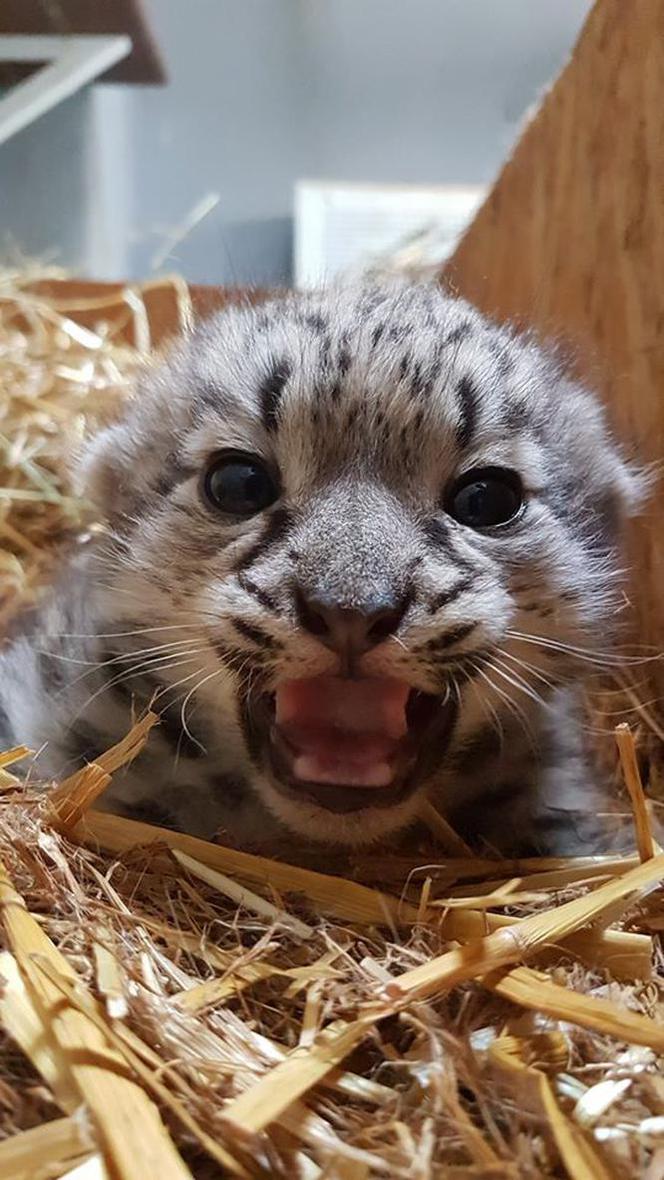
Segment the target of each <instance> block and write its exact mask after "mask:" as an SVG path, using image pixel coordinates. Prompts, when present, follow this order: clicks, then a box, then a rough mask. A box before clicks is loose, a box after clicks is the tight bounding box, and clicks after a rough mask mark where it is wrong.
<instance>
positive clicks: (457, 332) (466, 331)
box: [443, 320, 473, 344]
mask: <svg viewBox="0 0 664 1180" xmlns="http://www.w3.org/2000/svg"><path fill="white" fill-rule="evenodd" d="M472 330H473V325H472V324H471V322H470V320H462V322H461V323H460V324H457V326H456V328H452V329H451V330H450V331H449V332H448V333H447V336H445V338H444V340H443V344H461V341H462V340H465V339H466V337H467V336H470V333H471V332H472Z"/></svg>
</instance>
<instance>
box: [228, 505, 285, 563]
mask: <svg viewBox="0 0 664 1180" xmlns="http://www.w3.org/2000/svg"><path fill="white" fill-rule="evenodd" d="M292 524H293V514H292V512H289V511H288V509H287V508H276V509H275V510H274V512H272V513H271V515H270V516H269V517H268V521H267V524H266V526H265V529H264V532H263V535H262V537H259V539H258V540H257V541H256V542H255V543H254V544H253V545H251V546H250V548H249V549H248V550H247V552H246V553H243V554H242V556H241V557H240V558H239V559H238V561H237V563H236V565H235V572H236V573H240V572H241V571H242V570H246V569H249V567H250V566H252V565H253V564H254V562H255V561H257V560H258V558H259V557H261V556H263V554H265V553H267V551H268V550H269V549H270V548H271V546H272V545H275V544H276V543H277V541H281V540H282V538H283V537H285V536H286V534H287V532H288V530H289V528H290V527H291V525H292Z"/></svg>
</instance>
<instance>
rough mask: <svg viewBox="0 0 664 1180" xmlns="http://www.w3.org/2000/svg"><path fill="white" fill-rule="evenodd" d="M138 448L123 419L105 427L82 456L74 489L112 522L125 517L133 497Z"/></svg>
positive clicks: (75, 476) (86, 447)
mask: <svg viewBox="0 0 664 1180" xmlns="http://www.w3.org/2000/svg"><path fill="white" fill-rule="evenodd" d="M134 449H135V448H134V446H132V445H131V432H130V431H129V430H128V429H127V426H126V424H124V423H123V424H118V425H116V426H110V427H108V428H107V429H106V430H102V431H101V433H100V434H98V435H96V436H95V437H94V438H93V439H92V440H91V441H90V442H89V443H88V444H87V445H86V446H85V447H84V448H83V450H82V452H81V454H80V456H79V460H78V465H77V468H76V471H75V475H74V490H75V491H76V493H77V494H78V495H80V496H81V497H82V498H83V499H85V500H87V501H88V502H89V503H90V504H92V505H93V506H94V507H95V508H96V510H97V511H98V512H99V513H100V514H101V516H102V517H103V518H104V520H106V521H108V522H110V523H117V522H118V521H119V520H120V519H121V517H122V516H123V515H124V514H125V513H126V512H127V510H128V507H129V505H130V503H131V500H132V491H133V489H132V473H133V471H134V468H135V463H134Z"/></svg>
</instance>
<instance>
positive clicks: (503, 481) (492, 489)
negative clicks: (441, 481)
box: [445, 467, 523, 529]
mask: <svg viewBox="0 0 664 1180" xmlns="http://www.w3.org/2000/svg"><path fill="white" fill-rule="evenodd" d="M522 504H523V487H522V485H521V480H520V479H519V477H518V475H517V474H516V472H515V471H507V470H506V469H505V468H503V467H478V468H476V469H475V470H474V471H467V472H466V474H465V475H462V476H461V477H460V479H458V480H457V481H456V483H454V484H453V485H452V487H451V489H450V491H449V492H448V494H447V496H446V498H445V511H446V512H449V514H450V516H453V517H454V519H455V520H458V522H459V524H466V525H468V527H469V528H471V529H488V528H493V527H495V526H496V525H500V524H507V522H508V521H510V520H514V517H515V516H517V515H518V513H519V511H520V509H521V506H522Z"/></svg>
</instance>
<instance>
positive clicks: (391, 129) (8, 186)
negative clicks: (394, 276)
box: [0, 0, 590, 285]
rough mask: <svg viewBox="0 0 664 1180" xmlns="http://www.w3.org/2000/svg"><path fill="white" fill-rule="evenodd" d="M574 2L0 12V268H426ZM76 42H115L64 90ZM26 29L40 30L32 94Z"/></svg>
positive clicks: (486, 173) (110, 6) (115, 6)
mask: <svg viewBox="0 0 664 1180" xmlns="http://www.w3.org/2000/svg"><path fill="white" fill-rule="evenodd" d="M589 8H590V0H540V2H539V3H533V0H500V2H499V3H496V0H149V2H147V0H146V2H145V3H137V2H131V0H122V2H120V0H73V2H69V0H4V4H3V6H2V9H1V10H0V51H1V52H2V61H1V62H0V86H1V87H2V98H0V252H1V254H2V257H3V260H5V261H6V260H7V259H8V258H9V259H11V258H14V259H16V258H17V257H19V256H21V257H30V258H39V259H41V260H43V261H47V262H49V263H54V264H57V265H60V266H63V267H66V268H68V269H70V270H71V271H73V272H75V273H76V274H80V275H82V276H89V277H93V278H101V279H124V278H147V277H149V276H150V275H152V274H155V275H156V274H159V273H164V272H173V271H177V272H179V273H181V274H183V275H184V276H185V277H186V278H187V279H189V280H190V281H192V282H198V283H213V284H221V283H231V284H235V283H238V284H258V285H262V284H266V285H272V284H276V283H287V284H290V283H292V282H297V283H298V284H299V285H306V284H307V283H311V282H315V281H317V280H319V279H320V278H322V277H325V276H326V275H328V276H329V275H330V274H333V273H335V272H336V271H337V270H339V269H353V268H354V267H358V266H366V265H367V264H368V263H373V264H376V265H380V263H381V260H382V259H384V258H385V257H387V256H390V257H394V256H395V255H398V256H399V258H400V259H401V261H402V262H405V263H406V264H407V263H408V260H409V259H410V258H412V257H416V258H417V259H418V260H419V261H420V262H421V261H423V260H424V261H425V262H426V261H428V262H430V263H431V264H432V265H434V264H437V263H439V262H440V261H441V260H442V259H443V258H444V257H445V256H446V254H447V253H448V252H449V250H450V249H451V246H452V245H453V243H454V240H455V239H456V237H457V236H458V234H459V232H460V231H461V229H462V228H463V226H464V224H465V223H466V221H467V220H468V219H469V218H470V216H471V214H472V212H473V210H474V208H475V207H476V205H477V203H478V202H479V201H480V200H481V198H482V194H483V192H484V186H486V185H487V184H488V183H490V182H491V180H492V178H493V177H494V175H495V174H496V172H497V170H498V169H499V167H500V165H501V163H502V161H503V160H504V159H505V157H506V156H507V154H508V153H509V150H510V146H511V144H512V143H513V142H514V141H515V140H516V138H517V136H518V133H519V130H520V127H521V125H522V123H523V120H524V119H525V118H526V117H527V113H528V111H529V108H531V107H532V105H533V104H534V103H536V102H537V100H538V98H539V96H540V95H541V92H542V90H543V89H544V88H545V87H546V86H547V85H548V83H549V82H550V81H551V80H552V79H553V78H554V77H555V76H556V74H557V73H558V72H559V70H560V68H561V66H562V65H563V64H564V61H565V59H566V57H567V55H568V53H569V52H570V50H571V47H572V45H573V43H574V41H575V39H576V37H577V35H578V32H579V29H580V27H581V24H582V23H583V20H584V18H585V16H586V15H587V12H588V10H589ZM90 33H94V34H95V35H98V34H104V35H108V34H112V35H113V36H114V37H115V38H116V45H117V37H118V36H119V35H120V36H121V35H122V34H126V35H127V36H129V37H130V38H131V39H132V45H131V46H129V44H127V46H126V47H125V49H124V52H123V56H122V60H120V61H119V62H118V63H117V64H115V65H114V66H113V67H112V69H111V71H110V72H109V70H108V68H107V69H105V70H104V69H102V68H101V67H100V65H99V62H97V64H96V65H93V66H92V67H91V69H92V71H95V70H96V71H98V72H97V76H96V77H93V78H90V79H88V81H87V82H83V83H81V77H84V76H85V68H83V67H82V65H81V61H83V60H85V61H89V58H90V55H89V52H88V48H87V43H86V44H85V45H83V50H84V52H83V54H82V56H81V54H79V57H78V58H75V59H74V61H73V62H72V60H71V55H70V57H69V58H68V57H67V55H66V54H65V55H64V58H63V47H64V48H66V49H67V50H68V52H69V51H70V50H71V45H72V40H71V38H72V37H74V38H77V37H78V38H80V37H81V36H83V35H85V34H90ZM26 35H27V36H30V37H34V36H40V37H44V36H46V37H47V38H48V44H46V45H45V47H42V48H41V49H40V53H41V54H42V55H44V56H43V60H44V61H46V66H42V67H41V70H40V71H39V76H40V77H41V82H38V83H37V85H35V79H37V78H38V74H37V72H35V68H34V64H33V65H31V66H30V70H31V71H32V72H30V74H29V78H28V82H27V83H26V82H25V81H24V80H23V79H24V77H25V74H26V72H27V71H26V67H25V65H24V64H23V65H21V64H20V61H23V62H25V60H26V47H25V45H23V46H21V45H19V44H18V43H17V42H16V40H15V38H16V37H17V36H19V37H20V39H21V41H24V40H25V36H26ZM63 37H65V39H66V40H65V41H63V40H62V38H63ZM33 44H34V42H30V45H33ZM81 44H83V42H81ZM3 46H4V48H3ZM47 51H48V52H47ZM27 52H28V56H29V54H30V53H31V52H33V51H32V49H31V48H30V47H28V50H27ZM118 52H122V46H120V49H119V50H118ZM12 54H13V55H14V56H12ZM86 54H87V55H88V56H87V57H86ZM17 59H18V60H17ZM79 59H80V60H79ZM49 62H50V63H51V64H50V65H49V64H48V63H49ZM77 69H78V74H76V70H77ZM47 71H48V73H47ZM58 71H59V73H58ZM88 72H90V69H88ZM74 75H75V76H74ZM40 87H41V91H40ZM58 87H59V89H58ZM69 91H73V92H71V93H69V96H68V97H66V94H67V93H68V92H69ZM35 92H36V97H35ZM17 111H18V115H17V113H16V112H17Z"/></svg>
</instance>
